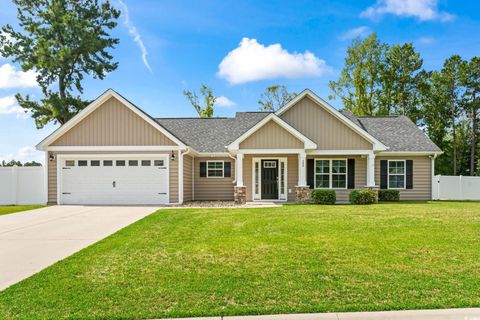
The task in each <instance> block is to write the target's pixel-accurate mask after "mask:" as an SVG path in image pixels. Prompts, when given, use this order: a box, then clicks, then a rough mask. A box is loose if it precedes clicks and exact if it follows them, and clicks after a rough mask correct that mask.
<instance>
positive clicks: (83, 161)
mask: <svg viewBox="0 0 480 320" xmlns="http://www.w3.org/2000/svg"><path fill="white" fill-rule="evenodd" d="M87 163H88V161H87V160H78V166H79V167H86V166H87V165H88V164H87Z"/></svg>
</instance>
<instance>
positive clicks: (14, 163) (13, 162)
mask: <svg viewBox="0 0 480 320" xmlns="http://www.w3.org/2000/svg"><path fill="white" fill-rule="evenodd" d="M1 166H2V167H14V166H17V167H23V164H22V163H21V162H20V161H16V160H13V159H12V160H10V161H5V160H2V165H1Z"/></svg>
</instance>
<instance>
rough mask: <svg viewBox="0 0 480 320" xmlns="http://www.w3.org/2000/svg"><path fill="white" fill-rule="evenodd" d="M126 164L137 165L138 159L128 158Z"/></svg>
mask: <svg viewBox="0 0 480 320" xmlns="http://www.w3.org/2000/svg"><path fill="white" fill-rule="evenodd" d="M128 165H129V166H131V167H136V166H138V160H128Z"/></svg>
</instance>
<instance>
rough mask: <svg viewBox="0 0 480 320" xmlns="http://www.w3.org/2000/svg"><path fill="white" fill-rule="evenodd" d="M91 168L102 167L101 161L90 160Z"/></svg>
mask: <svg viewBox="0 0 480 320" xmlns="http://www.w3.org/2000/svg"><path fill="white" fill-rule="evenodd" d="M90 166H92V167H100V160H90Z"/></svg>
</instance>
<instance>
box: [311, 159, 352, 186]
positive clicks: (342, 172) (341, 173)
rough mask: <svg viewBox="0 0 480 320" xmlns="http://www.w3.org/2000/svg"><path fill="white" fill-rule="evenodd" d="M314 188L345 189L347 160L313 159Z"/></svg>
mask: <svg viewBox="0 0 480 320" xmlns="http://www.w3.org/2000/svg"><path fill="white" fill-rule="evenodd" d="M315 188H316V189H346V188H347V160H345V159H331V160H327V159H319V160H315Z"/></svg>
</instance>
